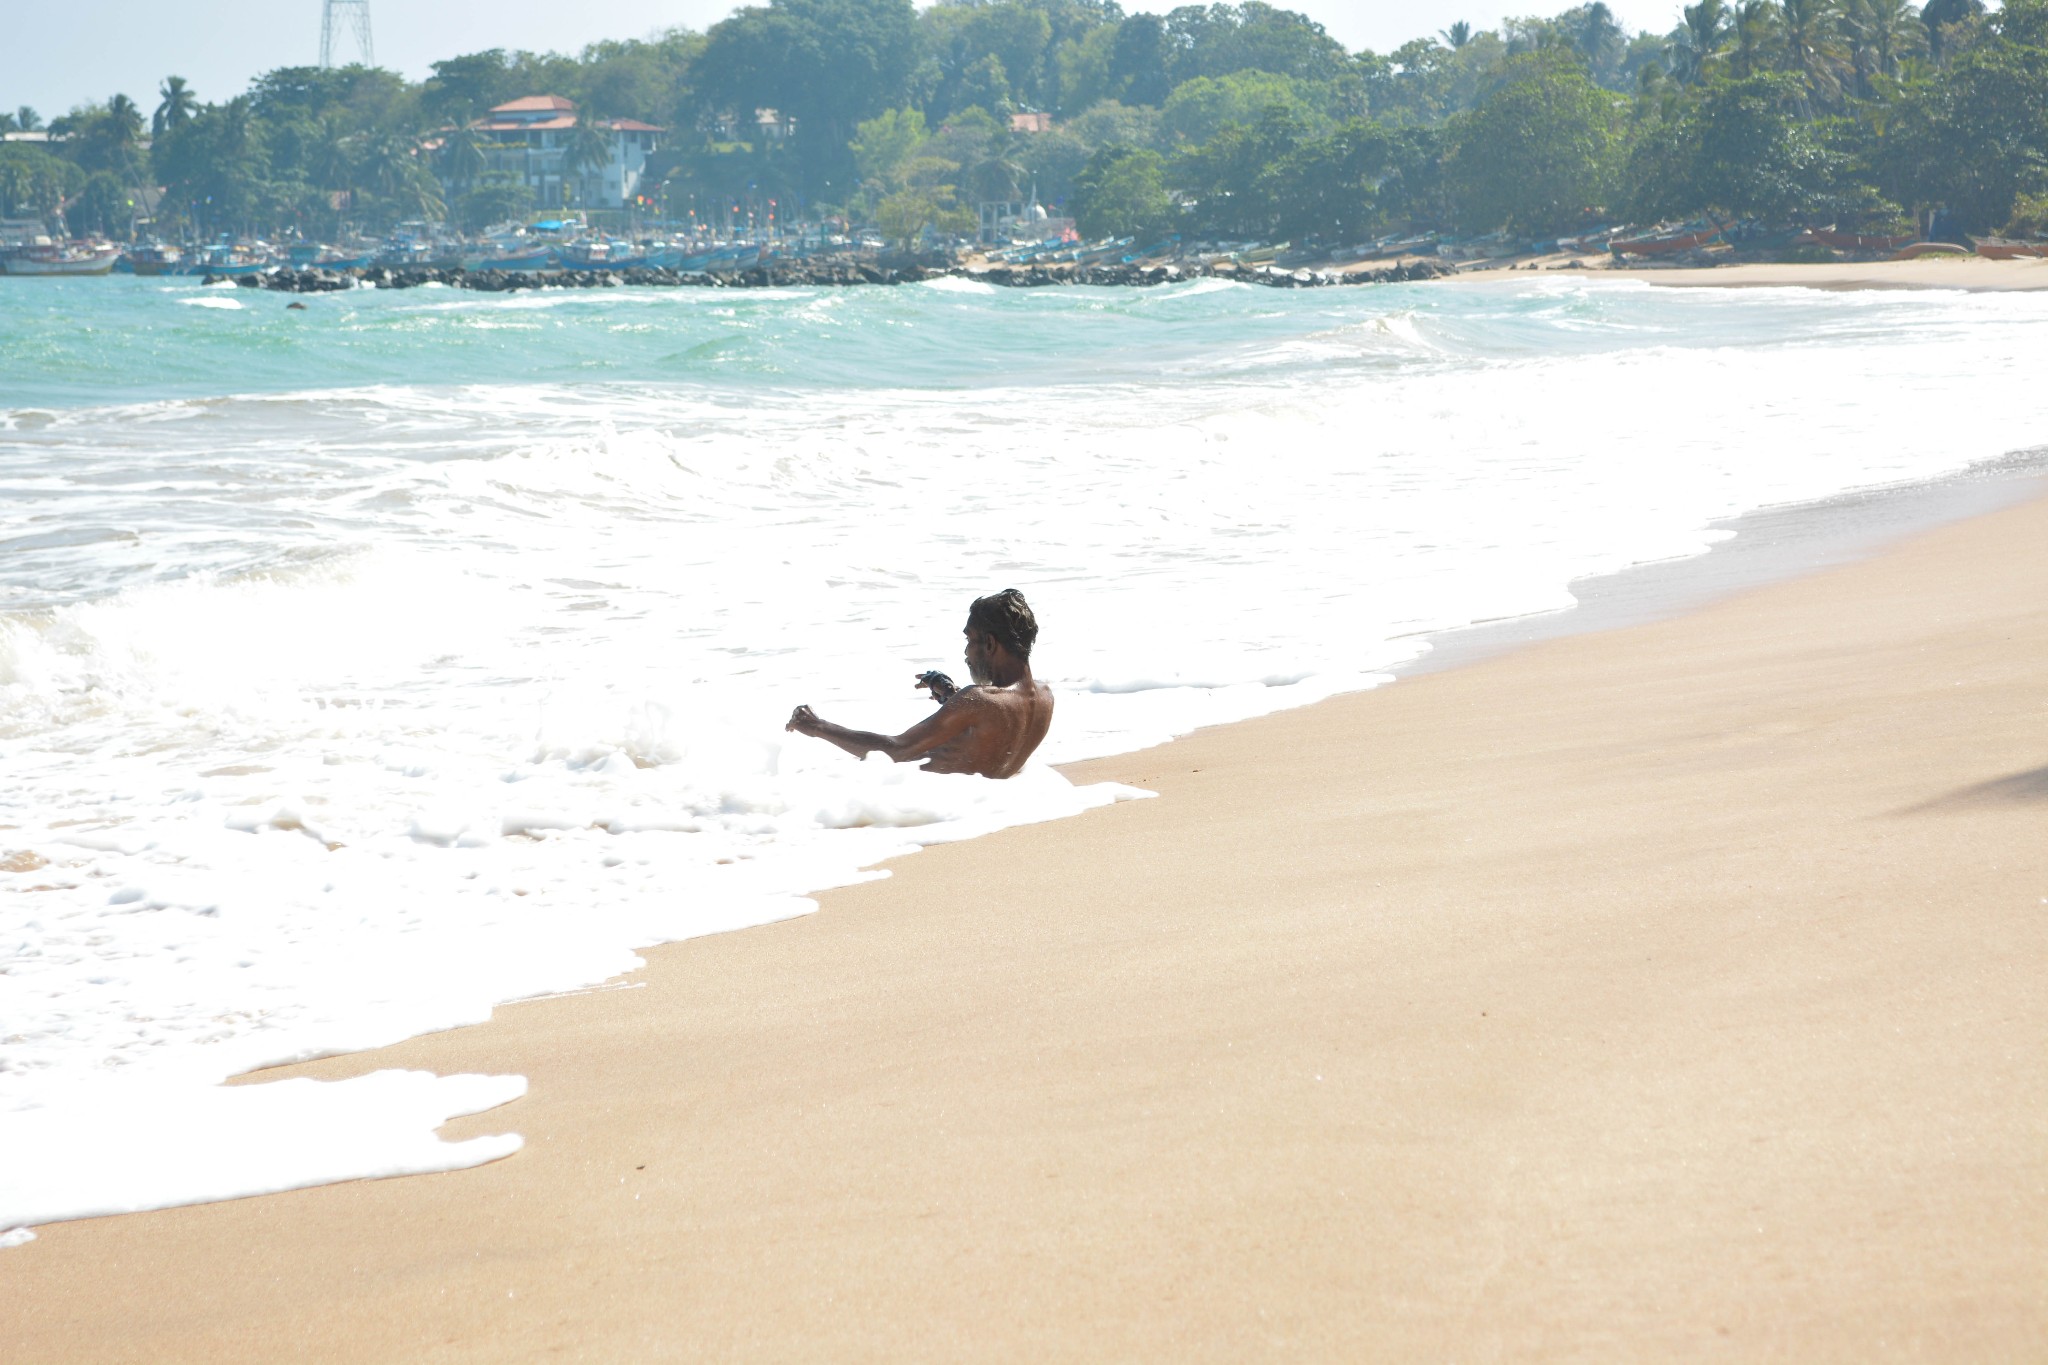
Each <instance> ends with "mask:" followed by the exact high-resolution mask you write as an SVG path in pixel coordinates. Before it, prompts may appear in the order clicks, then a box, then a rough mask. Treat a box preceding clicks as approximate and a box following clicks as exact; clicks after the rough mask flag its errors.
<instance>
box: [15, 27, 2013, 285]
mask: <svg viewBox="0 0 2048 1365" xmlns="http://www.w3.org/2000/svg"><path fill="white" fill-rule="evenodd" d="M432 71H433V74H432V75H431V76H429V77H428V78H427V79H426V80H424V81H420V82H410V81H407V80H405V79H403V78H402V77H400V76H398V75H396V74H394V73H392V72H389V71H384V70H378V69H370V68H364V67H347V68H340V69H332V70H329V69H319V68H307V67H289V68H281V69H279V70H276V71H272V72H269V73H267V74H266V75H264V76H262V77H260V78H258V79H257V80H256V81H255V82H254V83H253V84H252V85H251V87H250V88H249V89H248V90H246V91H244V92H242V93H240V94H238V95H234V96H232V97H230V98H226V99H222V100H218V101H213V102H207V101H202V100H201V99H200V98H199V96H198V94H197V93H196V92H194V91H193V90H192V89H191V88H190V87H189V86H188V85H187V84H186V83H185V82H184V81H182V80H180V79H178V78H177V77H171V78H168V79H166V80H165V81H164V83H163V85H162V87H161V88H160V89H159V91H158V92H157V99H156V100H155V101H154V102H153V105H152V107H151V109H150V110H149V111H148V112H145V110H144V108H143V107H142V106H139V105H137V104H136V103H135V102H134V101H133V100H132V99H130V98H129V97H127V96H125V95H116V96H114V97H112V98H111V99H108V100H106V101H105V102H103V103H93V104H86V105H82V106H80V107H78V108H76V109H73V110H72V111H70V112H69V113H67V114H65V115H63V116H62V117H61V118H57V119H53V120H51V121H50V123H49V131H51V132H53V133H61V134H63V135H64V137H63V139H62V140H61V141H52V142H50V143H48V144H45V145H31V144H24V143H21V142H10V143H6V144H0V213H7V214H9V215H16V214H22V213H44V214H49V213H53V212H56V211H59V210H61V212H62V213H63V215H64V218H65V220H66V222H67V224H68V225H69V227H70V228H71V230H72V231H74V232H88V231H100V232H107V233H110V234H119V233H121V232H124V231H125V230H126V229H127V227H128V225H129V223H130V222H131V221H132V219H133V218H134V217H135V216H136V214H137V212H138V211H139V210H138V205H142V206H144V207H147V208H149V209H150V210H152V211H153V214H154V217H155V219H156V222H157V224H158V226H159V230H160V231H162V230H170V229H176V230H188V231H192V232H197V233H205V234H211V233H215V232H229V231H238V232H249V231H267V232H275V231H279V230H283V229H297V230H298V231H300V232H302V233H305V234H307V235H324V234H329V233H332V232H335V231H337V230H339V229H340V228H341V227H342V226H343V225H344V223H347V224H350V225H355V226H359V227H363V228H367V229H378V228H382V227H384V226H388V225H389V224H390V223H392V222H395V221H399V220H404V219H416V218H440V217H443V216H447V217H450V218H454V219H458V220H461V221H463V222H465V223H467V224H469V225H471V226H477V225H480V224H481V223H482V222H485V221H491V220H493V219H496V218H502V217H505V216H509V215H511V214H515V213H519V212H523V211H526V210H529V209H533V208H547V207H554V206H552V205H535V204H533V203H532V202H531V191H530V189H529V187H527V186H525V185H524V184H520V183H514V182H512V181H510V180H509V179H508V178H506V177H502V176H494V175H493V174H492V173H491V172H490V170H489V166H488V158H487V154H486V153H487V149H486V148H485V147H483V146H482V145H481V144H480V143H479V141H478V139H477V138H476V137H475V136H474V135H472V134H470V133H468V132H467V131H466V126H467V125H468V124H469V123H470V122H471V121H472V120H474V119H476V118H477V117H479V116H480V115H481V114H482V113H484V112H485V111H486V110H488V109H489V108H490V107H491V106H493V105H494V104H498V103H502V102H503V101H505V100H508V99H512V98H516V97H518V96H521V95H529V94H559V95H564V96H566V97H568V98H570V99H572V100H574V101H575V102H576V104H577V105H578V108H579V112H580V113H581V114H582V115H583V116H584V119H585V122H586V125H587V124H588V123H589V122H590V121H591V120H594V119H603V118H610V117H631V118H637V119H644V120H648V121H651V122H655V123H658V124H661V125H663V126H664V127H666V128H667V129H668V130H669V131H668V133H667V135H666V137H665V139H664V141H663V144H662V147H661V150H660V151H659V152H658V153H657V155H656V159H655V161H654V162H653V163H652V164H651V165H650V168H649V169H650V176H649V179H648V182H647V184H648V186H649V187H650V192H652V193H654V194H656V195H657V196H658V197H659V198H660V200H661V202H662V203H663V204H664V205H665V207H666V208H667V210H668V211H669V212H670V213H671V214H672V215H673V216H677V217H680V216H682V215H683V214H685V213H687V212H700V213H703V214H706V215H709V214H711V213H712V212H714V211H719V212H729V211H730V210H732V209H733V208H735V207H737V206H741V205H743V204H744V205H761V204H765V203H767V202H769V201H774V202H775V203H776V204H778V205H779V206H780V216H781V218H782V219H783V220H784V221H787V220H789V219H791V218H794V217H813V218H815V217H820V216H826V215H842V214H843V215H847V216H850V217H852V218H854V219H856V220H858V221H862V222H868V223H873V224H876V225H878V226H880V227H881V228H882V229H883V230H884V231H886V232H888V233H889V234H890V235H892V236H895V237H902V238H908V237H914V236H916V235H918V234H919V233H921V232H922V231H924V230H925V229H926V228H935V229H939V230H964V229H965V228H967V227H968V226H970V225H971V224H972V222H973V221H974V214H973V206H974V205H975V204H976V203H978V202H986V201H991V200H1006V201H1017V200H1021V199H1025V198H1028V197H1031V196H1033V195H1035V196H1036V198H1037V199H1039V200H1040V201H1042V202H1045V203H1048V204H1051V205H1055V206H1058V207H1062V208H1064V209H1065V210H1066V211H1068V212H1070V213H1071V214H1072V215H1073V216H1074V217H1075V218H1076V219H1077V220H1078V223H1079V226H1080V228H1081V230H1082V231H1083V232H1084V233H1086V234H1088V235H1090V236H1095V235H1102V234H1116V235H1132V236H1153V235H1162V236H1163V235H1165V234H1168V233H1174V232H1178V233H1181V234H1182V235H1184V236H1199V237H1208V238H1229V239H1246V240H1266V241H1276V240H1281V239H1295V240H1302V239H1320V240H1324V241H1327V242H1330V243H1332V244H1334V243H1337V242H1340V241H1355V240H1361V239H1364V238H1367V237H1370V236H1373V235H1378V234H1382V233H1388V232H1401V231H1414V230H1442V231H1455V232H1460V233H1469V234H1484V233H1491V232H1495V231H1502V230H1505V231H1509V232H1513V233H1519V234H1524V235H1530V236H1541V235H1545V234H1556V233H1562V232H1566V231H1570V230H1572V229H1574V228H1578V227H1583V226H1587V225H1590V224H1592V223H1594V222H1595V221H1596V220H1601V219H1606V220H1611V221H1636V222H1643V221H1652V220H1661V219H1685V218H1691V217H1693V216H1696V215H1700V214H1708V213H1712V214H1718V215H1725V216H1729V217H1740V218H1755V219H1759V220H1762V221H1765V222H1768V223H1775V224H1796V223H1811V224H1820V223H1832V224H1835V225H1837V226H1838V227H1841V228H1843V229H1845V230H1857V231H1872V232H1884V231H1902V230H1912V229H1915V228H1917V229H1919V230H1923V231H1924V230H1927V229H1928V228H1929V227H1930V226H1933V225H1934V224H1935V220H1936V216H1937V215H1939V223H1940V224H1941V225H1943V226H1947V227H1950V228H1953V229H1954V230H1957V231H1968V232H1977V233H1982V232H1987V231H1993V230H1999V229H2009V230H2013V231H2021V232H2038V231H2042V230H2044V229H2048V198H2044V196H2048V0H2008V3H2007V4H2005V5H2004V7H2003V8H2002V9H2000V10H1998V11H1996V12H1992V13H1987V12H1986V10H1985V9H1984V8H1983V5H1982V3H1981V0H1928V3H1927V4H1926V5H1925V7H1924V8H1919V9H1916V8H1915V7H1914V6H1913V5H1912V4H1910V3H1909V2H1908V0H1736V3H1734V4H1732V5H1731V4H1729V3H1727V0H1698V2H1697V3H1695V4H1693V5H1690V6H1688V7H1686V8H1685V9H1684V10H1683V14H1682V20H1681V22H1680V23H1679V24H1677V25H1676V26H1675V27H1674V28H1673V29H1672V31H1671V32H1669V33H1665V34H1652V33H1646V32H1638V33H1633V34H1631V33H1628V32H1626V31H1625V30H1623V29H1622V28H1621V26H1620V25H1619V24H1618V23H1617V22H1616V21H1615V18H1614V16H1613V14H1612V13H1611V11H1609V9H1608V8H1607V6H1606V5H1605V4H1604V3H1600V0H1592V3H1588V4H1582V5H1579V6H1577V7H1575V8H1572V9H1569V10H1566V11H1564V12H1563V13H1561V14H1557V15H1555V16H1552V17H1549V18H1526V19H1514V20H1510V21H1508V22H1506V23H1504V24H1503V25H1502V26H1501V27H1500V28H1499V29H1498V30H1474V29H1472V28H1471V27H1470V26H1469V25H1466V24H1454V25H1452V26H1451V27H1450V28H1448V29H1446V30H1444V31H1443V32H1441V33H1439V34H1435V35H1432V36H1429V37H1422V38H1417V39H1415V40H1414V41H1412V42H1409V43H1407V44H1404V45H1403V46H1401V47H1399V48H1396V49H1395V50H1393V51H1391V52H1385V53H1378V52H1371V51H1365V52H1348V51H1346V50H1345V49H1344V47H1343V46H1342V45H1341V44H1339V43H1338V42H1336V41H1335V40H1334V39H1332V38H1331V37H1330V36H1329V35H1328V34H1327V33H1326V32H1325V31H1324V30H1323V29H1322V27H1321V26H1320V25H1318V24H1316V23H1315V22H1314V21H1312V20H1310V19H1309V18H1307V17H1306V16H1304V15H1301V14H1298V13H1294V12H1292V11H1289V10H1285V9H1280V8H1277V7H1275V6H1273V5H1269V4H1266V3H1263V0H1244V3H1240V4H1213V5H1187V6H1183V7H1181V8H1178V9H1175V10H1172V11H1171V12H1169V13H1166V14H1151V13H1132V14H1126V13H1124V12H1123V11H1122V10H1121V8H1120V7H1119V6H1118V5H1117V4H1116V3H1115V0H940V3H938V4H935V5H933V6H931V7H930V8H928V9H925V10H923V11H922V12H920V11H918V10H916V9H915V8H914V7H913V6H912V4H911V3H910V0H769V3H767V4H765V5H760V6H751V7H747V8H743V9H740V10H738V11H736V12H734V13H733V14H732V15H731V16H730V17H728V18H726V19H725V20H723V21H721V22H719V23H717V24H714V25H713V26H711V28H709V29H708V30H707V31H705V32H702V33H697V32H692V31H688V30H682V29H678V30H674V31H671V32H668V33H665V34H662V35H659V36H656V37H653V38H649V39H646V40H640V41H626V42H606V43H599V44H594V45H592V46H591V47H588V48H586V49H584V50H583V51H582V52H581V53H580V54H578V55H575V56H567V55H562V54H554V53H549V54H534V53H527V52H506V51H503V50H491V51H486V52H479V53H472V54H468V55H464V56H458V57H453V58H450V59H448V60H446V61H441V62H437V63H435V64H434V65H433V68H432ZM762 110H774V111H775V121H774V123H773V125H772V126H773V127H774V128H775V129H777V130H778V131H777V134H776V135H774V136H770V135H767V134H766V133H765V132H764V131H763V129H764V126H771V125H764V124H763V122H762V120H761V118H760V117H758V114H759V111H762ZM1021 111H1032V112H1043V113H1045V114H1048V115H1050V116H1051V125H1052V126H1051V128H1050V130H1047V131H1020V130H1018V129H1017V128H1015V127H1013V122H1012V119H1011V115H1012V114H1014V113H1017V112H1021ZM41 126H42V125H41V121H40V120H39V119H38V118H37V116H36V114H35V112H34V111H33V110H29V109H21V110H18V111H17V112H16V113H14V114H12V115H8V114H0V130H6V129H10V128H20V129H33V128H38V127H41ZM583 142H585V143H586V144H588V145H585V146H582V147H580V148H579V147H575V146H572V148H571V151H570V156H571V159H572V161H576V162H578V163H580V164H589V163H591V162H592V161H594V160H601V159H602V156H603V148H602V146H601V144H600V143H599V142H598V140H596V139H595V138H594V137H593V136H592V135H591V134H590V132H589V131H588V129H587V127H586V131H585V132H584V134H583ZM450 187H455V188H456V189H457V190H459V193H451V192H450ZM157 188H160V189H161V197H160V199H159V198H158V197H157V196H156V195H155V193H154V192H153V191H154V190H156V189H157ZM451 199H452V200H453V201H454V202H449V201H450V200H451ZM1056 211H1057V210H1056Z"/></svg>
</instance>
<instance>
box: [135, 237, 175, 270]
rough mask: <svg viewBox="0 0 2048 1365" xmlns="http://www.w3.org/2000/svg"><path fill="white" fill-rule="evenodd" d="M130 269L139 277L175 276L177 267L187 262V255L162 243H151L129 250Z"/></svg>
mask: <svg viewBox="0 0 2048 1365" xmlns="http://www.w3.org/2000/svg"><path fill="white" fill-rule="evenodd" d="M127 260H128V268H129V269H130V270H132V271H134V272H135V273H136V274H138V275H175V274H177V273H178V272H177V267H178V266H179V265H181V264H182V263H183V262H184V260H185V253H184V252H183V251H181V250H179V249H178V248H177V247H174V246H167V245H165V244H164V243H162V242H151V243H149V244H148V245H147V246H138V247H133V248H131V249H130V250H129V252H128V256H127Z"/></svg>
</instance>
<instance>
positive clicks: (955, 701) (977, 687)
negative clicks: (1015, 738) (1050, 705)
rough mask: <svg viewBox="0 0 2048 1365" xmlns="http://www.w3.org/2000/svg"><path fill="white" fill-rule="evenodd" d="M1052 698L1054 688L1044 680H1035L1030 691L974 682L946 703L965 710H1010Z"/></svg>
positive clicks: (1048, 700)
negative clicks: (1048, 685) (1043, 681)
mask: <svg viewBox="0 0 2048 1365" xmlns="http://www.w3.org/2000/svg"><path fill="white" fill-rule="evenodd" d="M1051 700H1052V689H1051V688H1050V687H1047V686H1046V685H1045V684H1044V683H1042V682H1033V683H1032V685H1031V690H1030V691H1028V692H1025V691H1020V690H1019V689H1017V688H1014V687H988V686H984V685H983V684H981V683H973V684H970V685H969V686H966V687H963V688H961V689H960V690H959V691H958V692H955V693H954V694H953V695H952V697H951V699H949V700H948V701H947V702H946V705H948V706H958V707H960V708H962V709H963V710H964V709H969V708H972V709H976V710H987V709H996V710H1003V711H1008V710H1014V709H1017V708H1021V707H1029V706H1031V705H1032V704H1033V703H1046V702H1050V701H1051Z"/></svg>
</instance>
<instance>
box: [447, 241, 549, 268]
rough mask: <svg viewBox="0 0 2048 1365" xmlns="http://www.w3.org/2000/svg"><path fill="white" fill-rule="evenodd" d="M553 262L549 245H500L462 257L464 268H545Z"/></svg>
mask: <svg viewBox="0 0 2048 1365" xmlns="http://www.w3.org/2000/svg"><path fill="white" fill-rule="evenodd" d="M554 263H555V249H554V248H553V247H551V246H521V247H500V248H498V249H496V250H493V251H485V252H480V253H470V254H467V255H464V256H463V258H462V268H463V269H464V270H546V269H548V268H549V267H551V266H553V265H554Z"/></svg>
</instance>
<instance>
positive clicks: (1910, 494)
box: [1388, 446, 2048, 679]
mask: <svg viewBox="0 0 2048 1365" xmlns="http://www.w3.org/2000/svg"><path fill="white" fill-rule="evenodd" d="M2041 497H2048V446H2041V447H2038V448H2036V449H2033V450H2023V451H2015V452H2013V453H2011V454H2008V455H2005V456H2003V457H2001V458H1999V459H1996V460H1988V461H1986V462H1984V463H1982V464H1978V465H1974V466H1971V467H1970V468H1967V469H1963V470H1958V471H1957V472H1955V473H1953V474H1949V475H1945V476H1943V477H1941V478H1938V479H1929V480H1923V481H1919V482H1913V483H1899V484H1881V485H1878V486H1876V487H1871V488H1859V489H1851V490H1849V491H1847V492H1844V493H1838V494H1836V495H1834V496H1833V497H1828V498H1822V499H1819V500H1818V501H1813V502H1796V503H1785V504H1782V505H1778V506H1771V507H1759V508H1756V509H1754V510H1753V511H1749V512H1745V513H1742V514H1741V515H1739V516H1734V517H1728V518H1725V519H1723V520H1720V521H1713V522H1709V523H1708V528H1709V529H1710V530H1716V531H1727V532H1728V533H1729V538H1728V539H1726V540H1722V541H1718V542H1716V543H1715V544H1713V545H1711V546H1709V547H1708V548H1707V550H1706V551H1705V552H1704V553H1701V554H1695V555H1685V556H1683V557H1681V558H1678V559H1665V560H1657V561H1655V562H1652V563H1647V564H1635V565H1631V566H1630V567H1628V568H1626V569H1622V570H1619V571H1618V572H1615V573H1610V574H1599V575H1596V576H1594V577H1591V578H1581V579H1575V580H1573V581H1572V582H1571V583H1569V584H1567V585H1566V586H1567V587H1568V588H1569V589H1570V591H1571V593H1572V595H1573V597H1575V598H1576V599H1577V602H1576V603H1575V605H1573V606H1570V607H1566V608H1564V609H1563V610H1560V611H1552V612H1538V613H1535V614H1533V615H1528V616H1510V617H1507V618H1504V619H1502V620H1498V621H1481V622H1476V623H1474V624H1472V625H1469V626H1463V627H1460V628H1458V629H1455V630H1447V631H1437V632H1433V633H1431V634H1429V635H1427V636H1425V637H1424V638H1425V639H1426V640H1427V641H1428V642H1429V646H1430V648H1429V650H1428V651H1427V652H1426V653H1423V654H1421V655H1418V656H1417V657H1415V658H1414V659H1411V660H1409V661H1407V662H1405V663H1401V664H1396V665H1395V666H1394V667H1393V668H1391V669H1389V670H1388V672H1389V673H1391V674H1392V675H1393V676H1394V677H1395V678H1397V679H1398V678H1412V677H1420V676H1422V675H1424V674H1429V673H1438V672H1442V671H1443V670H1445V669H1448V668H1458V667H1462V666H1464V665H1466V664H1469V663H1476V662H1478V661H1480V660H1482V659H1490V658H1493V657H1496V656H1498V655H1500V654H1504V653H1507V652H1508V651H1510V650H1514V649H1519V648H1521V647H1522V646H1524V645H1531V644H1535V643H1537V642H1538V641H1542V640H1555V639H1563V638H1566V637H1569V636H1573V635H1584V634H1589V633H1593V632H1598V631H1607V630H1619V629H1623V628H1626V627H1628V626H1636V625H1646V624H1648V623H1650V622H1653V621H1664V620H1669V619H1671V618H1672V617H1674V616H1678V615H1681V614H1683V613H1685V612H1689V611H1697V610H1699V609H1700V608H1702V607H1705V606H1709V605H1711V604H1713V603H1715V602H1719V601H1722V600H1724V599H1726V598H1729V597H1732V596H1735V595H1736V594H1739V593H1742V592H1745V591H1748V590H1749V589H1752V588H1761V587H1768V586H1770V585H1771V584H1773V583H1782V582H1786V581H1789V580H1791V579H1795V578H1800V577H1804V576H1806V575H1808V574H1812V573H1816V572H1818V571H1820V570H1822V569H1828V568H1833V567H1835V566H1837V565H1843V564H1851V563H1854V562H1856V561H1857V560H1860V559H1867V558H1869V557H1870V556H1872V555H1875V554H1879V553H1881V552H1882V551H1883V550H1884V549H1885V548H1886V547H1887V546H1890V545H1893V544H1896V543H1897V542H1899V541H1901V540H1905V539H1908V538H1910V537H1912V536H1914V535H1917V534H1919V533H1921V532H1924V531H1931V530H1934V529H1936V528H1938V527H1941V526H1945V525H1949V524H1951V523H1954V522H1959V521H1967V520H1969V519H1971V518H1973V517H1980V516H1984V515H1986V514H1987V513H1991V512H1996V511H1999V510H2001V509H2003V508H2006V507H2011V506H2014V505H2016V504H2019V503H2022V502H2027V501H2030V500H2033V499H2036V498H2041Z"/></svg>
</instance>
